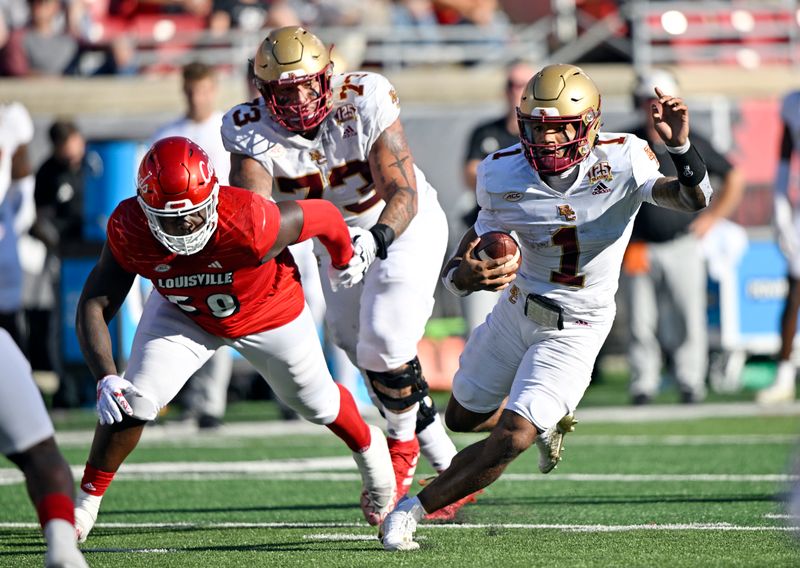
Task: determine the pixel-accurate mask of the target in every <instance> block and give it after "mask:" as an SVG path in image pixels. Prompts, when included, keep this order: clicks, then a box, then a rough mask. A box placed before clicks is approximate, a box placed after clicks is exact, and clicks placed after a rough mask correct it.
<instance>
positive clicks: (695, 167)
mask: <svg viewBox="0 0 800 568" xmlns="http://www.w3.org/2000/svg"><path fill="white" fill-rule="evenodd" d="M669 157H670V158H672V163H673V164H675V169H677V170H678V181H679V182H680V184H681V185H685V186H686V187H695V186H696V185H700V182H701V181H703V178H704V177H706V163H705V162H704V161H703V158H702V157H701V156H700V153H699V152H698V151H697V148H695V147H694V144H691V145H689V149H688V150H687V151H686V152H684V153H683V154H673V153H672V152H670V153H669Z"/></svg>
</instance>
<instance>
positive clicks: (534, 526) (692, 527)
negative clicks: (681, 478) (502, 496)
mask: <svg viewBox="0 0 800 568" xmlns="http://www.w3.org/2000/svg"><path fill="white" fill-rule="evenodd" d="M95 528H101V529H132V530H147V529H167V530H169V529H176V530H187V529H206V530H207V529H339V528H363V529H370V530H374V528H373V527H370V526H369V525H367V524H365V523H233V522H225V523H214V522H210V523H182V522H181V523H97V524H96V525H95ZM0 529H31V530H34V529H35V530H38V529H39V525H38V524H37V523H0ZM468 529H469V530H473V529H519V530H558V531H564V532H627V531H738V532H775V531H778V532H789V531H798V530H800V526H778V525H775V526H770V525H767V526H758V525H755V526H751V525H734V524H731V523H666V524H658V523H647V524H641V525H602V524H590V525H571V524H551V523H464V524H460V523H449V524H421V525H420V526H419V530H422V531H428V530H468ZM306 538H314V537H313V536H310V535H307V536H306ZM371 538H377V537H371ZM84 550H90V551H101V550H108V549H91V548H84ZM149 550H153V551H161V550H164V549H149Z"/></svg>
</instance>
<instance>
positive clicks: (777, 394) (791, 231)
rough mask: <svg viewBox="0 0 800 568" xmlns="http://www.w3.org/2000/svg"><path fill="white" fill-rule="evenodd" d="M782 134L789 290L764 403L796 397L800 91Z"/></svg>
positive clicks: (779, 219) (780, 216)
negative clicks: (795, 170)
mask: <svg viewBox="0 0 800 568" xmlns="http://www.w3.org/2000/svg"><path fill="white" fill-rule="evenodd" d="M781 122H782V123H783V133H782V134H781V146H780V155H779V159H778V170H777V172H776V176H775V195H774V203H775V220H774V224H775V229H776V232H777V236H778V244H779V245H780V247H781V251H782V252H783V254H784V255H785V256H786V260H787V262H788V263H789V269H788V275H787V279H788V281H789V292H788V294H787V296H786V304H785V305H784V308H783V314H782V315H781V349H780V353H779V355H778V369H777V373H776V375H775V382H774V383H773V384H772V385H770V386H769V387H768V388H766V389H764V390H761V391H759V392H758V393H757V394H756V400H757V401H758V402H759V403H761V404H774V403H778V402H787V401H793V400H794V398H795V390H796V387H795V380H796V378H797V369H796V368H795V365H794V362H793V361H792V350H793V346H794V336H795V334H796V331H797V312H798V310H800V209H798V205H797V204H796V203H792V201H791V199H789V180H790V178H791V162H792V154H793V153H795V152H800V91H794V92H791V93H789V94H788V95H786V96H785V97H784V98H783V101H782V102H781Z"/></svg>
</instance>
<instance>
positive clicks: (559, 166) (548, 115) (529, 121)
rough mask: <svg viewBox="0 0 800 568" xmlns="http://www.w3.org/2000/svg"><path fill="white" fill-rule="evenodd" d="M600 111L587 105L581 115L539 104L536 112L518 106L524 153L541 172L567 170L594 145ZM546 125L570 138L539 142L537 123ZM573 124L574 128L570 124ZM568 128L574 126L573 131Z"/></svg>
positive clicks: (518, 120) (548, 173)
mask: <svg viewBox="0 0 800 568" xmlns="http://www.w3.org/2000/svg"><path fill="white" fill-rule="evenodd" d="M599 122H600V113H599V112H595V110H594V109H591V108H590V109H588V110H586V112H584V113H582V114H580V115H578V116H560V115H559V114H558V109H555V108H546V107H536V108H534V109H533V114H531V115H526V114H523V113H522V112H521V111H520V109H519V108H517V123H518V124H519V134H520V140H521V142H522V148H523V151H524V152H525V157H526V158H527V160H528V162H529V163H530V164H531V166H532V167H533V168H535V169H536V171H538V172H539V173H540V174H544V175H555V174H559V173H561V172H563V171H565V170H568V169H569V168H571V167H572V166H574V165H575V164H577V163H579V162H581V161H582V160H583V159H584V158H585V157H586V156H587V155H589V153H590V152H591V151H592V148H593V147H594V142H595V141H594V140H593V139H592V140H590V137H594V136H596V133H597V129H598V128H599ZM539 125H541V126H544V127H545V128H547V129H556V130H561V129H563V130H564V131H565V133H566V134H567V138H570V136H572V137H571V139H569V140H567V141H566V142H549V143H547V142H540V143H537V142H536V136H535V135H534V129H535V127H536V126H539ZM568 125H572V127H573V128H572V129H569V128H567V126H568ZM569 130H574V134H572V133H570V132H569Z"/></svg>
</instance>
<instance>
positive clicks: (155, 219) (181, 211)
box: [138, 185, 219, 255]
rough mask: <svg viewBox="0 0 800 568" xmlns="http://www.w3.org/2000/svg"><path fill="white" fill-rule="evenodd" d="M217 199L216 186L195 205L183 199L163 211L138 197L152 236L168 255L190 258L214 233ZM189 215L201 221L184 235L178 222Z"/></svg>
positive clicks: (217, 189)
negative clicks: (169, 253)
mask: <svg viewBox="0 0 800 568" xmlns="http://www.w3.org/2000/svg"><path fill="white" fill-rule="evenodd" d="M218 195H219V185H215V186H214V189H213V190H212V191H211V194H210V195H209V196H208V197H207V198H206V199H204V200H203V201H201V202H200V203H199V204H197V205H194V204H193V203H192V202H191V200H189V199H184V200H181V201H170V202H168V203H167V204H166V207H165V208H164V209H156V208H154V207H151V206H150V205H148V204H147V203H145V201H144V199H142V198H141V196H140V197H139V198H138V200H139V205H141V207H142V210H143V211H144V214H145V215H146V216H147V224H148V226H149V227H150V232H151V233H153V236H154V237H155V238H156V239H158V241H159V242H160V243H161V244H162V245H164V246H165V247H167V249H169V250H170V251H171V252H174V253H175V254H180V255H191V254H195V253H197V252H200V251H201V250H203V247H205V246H206V244H208V241H209V240H210V239H211V236H212V235H213V234H214V231H215V230H216V229H217V219H218V216H217V203H218ZM188 215H199V216H200V217H202V218H203V219H204V221H203V223H202V225H199V226H198V227H197V228H195V229H194V231H192V232H191V233H189V234H186V235H184V234H181V230H180V228H179V227H180V224H181V220H182V219H183V218H184V217H186V216H188Z"/></svg>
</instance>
